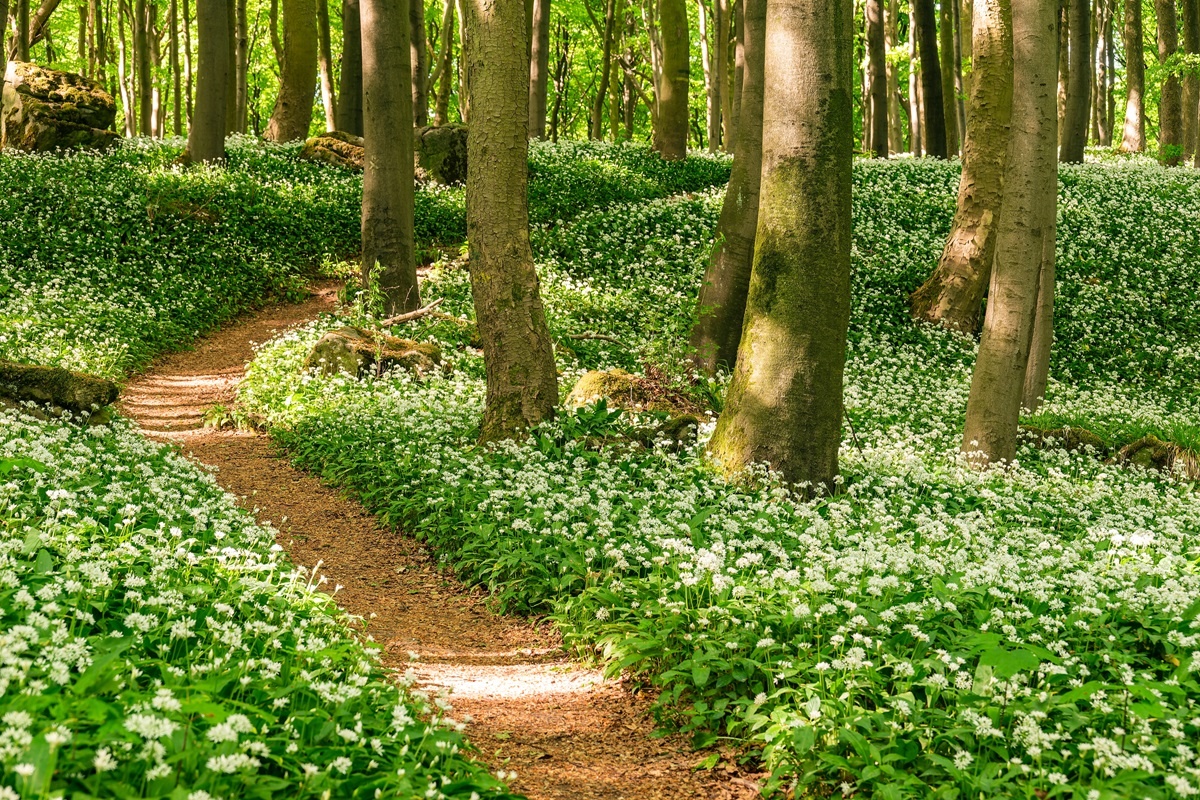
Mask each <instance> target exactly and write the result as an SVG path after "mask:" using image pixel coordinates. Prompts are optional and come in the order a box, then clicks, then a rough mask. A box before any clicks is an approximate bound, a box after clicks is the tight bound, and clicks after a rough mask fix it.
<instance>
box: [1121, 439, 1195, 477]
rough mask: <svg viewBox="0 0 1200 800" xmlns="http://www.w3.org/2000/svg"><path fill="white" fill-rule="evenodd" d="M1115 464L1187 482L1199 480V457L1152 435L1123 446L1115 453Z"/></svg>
mask: <svg viewBox="0 0 1200 800" xmlns="http://www.w3.org/2000/svg"><path fill="white" fill-rule="evenodd" d="M1117 463H1120V464H1133V465H1135V466H1139V467H1143V468H1145V469H1152V470H1157V471H1158V472H1168V473H1173V474H1176V475H1178V476H1179V477H1182V478H1185V479H1187V480H1193V481H1194V480H1200V457H1198V456H1197V454H1196V453H1194V452H1192V451H1191V450H1187V449H1185V448H1183V447H1180V446H1179V445H1177V444H1174V443H1172V442H1164V441H1163V440H1162V439H1159V438H1158V437H1157V436H1154V435H1153V434H1151V435H1148V436H1143V437H1142V438H1141V439H1138V440H1137V441H1136V442H1132V443H1130V444H1127V445H1125V446H1124V447H1122V448H1121V449H1120V450H1119V451H1118V452H1117Z"/></svg>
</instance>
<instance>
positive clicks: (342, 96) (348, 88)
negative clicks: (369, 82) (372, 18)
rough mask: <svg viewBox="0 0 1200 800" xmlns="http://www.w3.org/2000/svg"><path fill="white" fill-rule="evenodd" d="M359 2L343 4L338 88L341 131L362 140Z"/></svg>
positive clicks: (338, 113)
mask: <svg viewBox="0 0 1200 800" xmlns="http://www.w3.org/2000/svg"><path fill="white" fill-rule="evenodd" d="M359 17H360V15H359V0H342V77H341V83H340V85H339V87H338V100H337V127H338V130H340V131H345V132H346V133H352V134H354V135H355V136H362V133H363V101H362V94H363V73H362V22H361V20H360V18H359Z"/></svg>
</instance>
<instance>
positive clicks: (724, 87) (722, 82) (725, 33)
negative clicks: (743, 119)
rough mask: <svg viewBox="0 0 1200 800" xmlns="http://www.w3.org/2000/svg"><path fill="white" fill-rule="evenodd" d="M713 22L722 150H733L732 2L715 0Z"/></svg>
mask: <svg viewBox="0 0 1200 800" xmlns="http://www.w3.org/2000/svg"><path fill="white" fill-rule="evenodd" d="M713 20H714V22H715V25H714V27H715V28H716V35H717V41H716V42H715V48H714V49H715V51H716V68H715V73H716V74H715V80H716V84H717V86H719V87H720V89H721V96H720V98H719V101H720V102H719V103H718V109H719V111H720V120H721V125H720V131H719V134H720V139H721V149H722V150H724V151H726V152H729V151H731V150H733V124H734V119H733V97H732V95H731V94H730V91H729V37H730V34H731V32H732V30H733V25H732V24H731V23H732V21H733V20H732V18H731V9H730V0H713Z"/></svg>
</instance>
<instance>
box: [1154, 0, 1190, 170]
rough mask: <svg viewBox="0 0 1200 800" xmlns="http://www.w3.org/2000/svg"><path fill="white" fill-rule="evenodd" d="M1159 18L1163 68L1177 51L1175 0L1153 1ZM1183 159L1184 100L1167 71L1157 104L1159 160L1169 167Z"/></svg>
mask: <svg viewBox="0 0 1200 800" xmlns="http://www.w3.org/2000/svg"><path fill="white" fill-rule="evenodd" d="M1154 10H1155V11H1156V12H1157V16H1158V61H1159V63H1160V64H1166V63H1167V61H1168V60H1170V59H1171V58H1172V57H1173V56H1174V55H1175V52H1176V51H1177V50H1178V49H1179V28H1178V20H1177V18H1176V15H1175V0H1155V1H1154ZM1182 158H1183V97H1182V88H1181V87H1180V85H1179V76H1178V75H1177V74H1176V73H1175V72H1174V71H1170V72H1167V73H1166V77H1164V78H1163V84H1162V94H1161V95H1160V97H1159V100H1158V160H1159V161H1161V162H1162V163H1164V164H1166V165H1167V166H1169V167H1174V166H1178V165H1179V162H1180V161H1181V160H1182Z"/></svg>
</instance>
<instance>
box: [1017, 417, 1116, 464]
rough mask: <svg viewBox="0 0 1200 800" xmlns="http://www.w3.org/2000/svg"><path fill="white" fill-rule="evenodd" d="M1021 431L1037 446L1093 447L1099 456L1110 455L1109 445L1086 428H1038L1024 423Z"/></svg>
mask: <svg viewBox="0 0 1200 800" xmlns="http://www.w3.org/2000/svg"><path fill="white" fill-rule="evenodd" d="M1021 431H1022V433H1024V434H1025V435H1026V436H1028V437H1030V438H1031V439H1033V443H1034V445H1035V446H1037V447H1042V448H1045V447H1061V448H1062V449H1063V450H1070V451H1071V452H1075V451H1076V450H1084V449H1086V448H1088V447H1090V448H1092V452H1094V453H1095V455H1096V456H1097V457H1099V458H1105V457H1107V456H1108V445H1107V444H1105V443H1104V440H1103V439H1101V438H1100V437H1099V436H1097V435H1096V434H1094V433H1092V432H1091V431H1089V430H1087V429H1086V428H1075V427H1071V426H1063V427H1061V428H1038V427H1035V426H1033V425H1022V426H1021Z"/></svg>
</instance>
